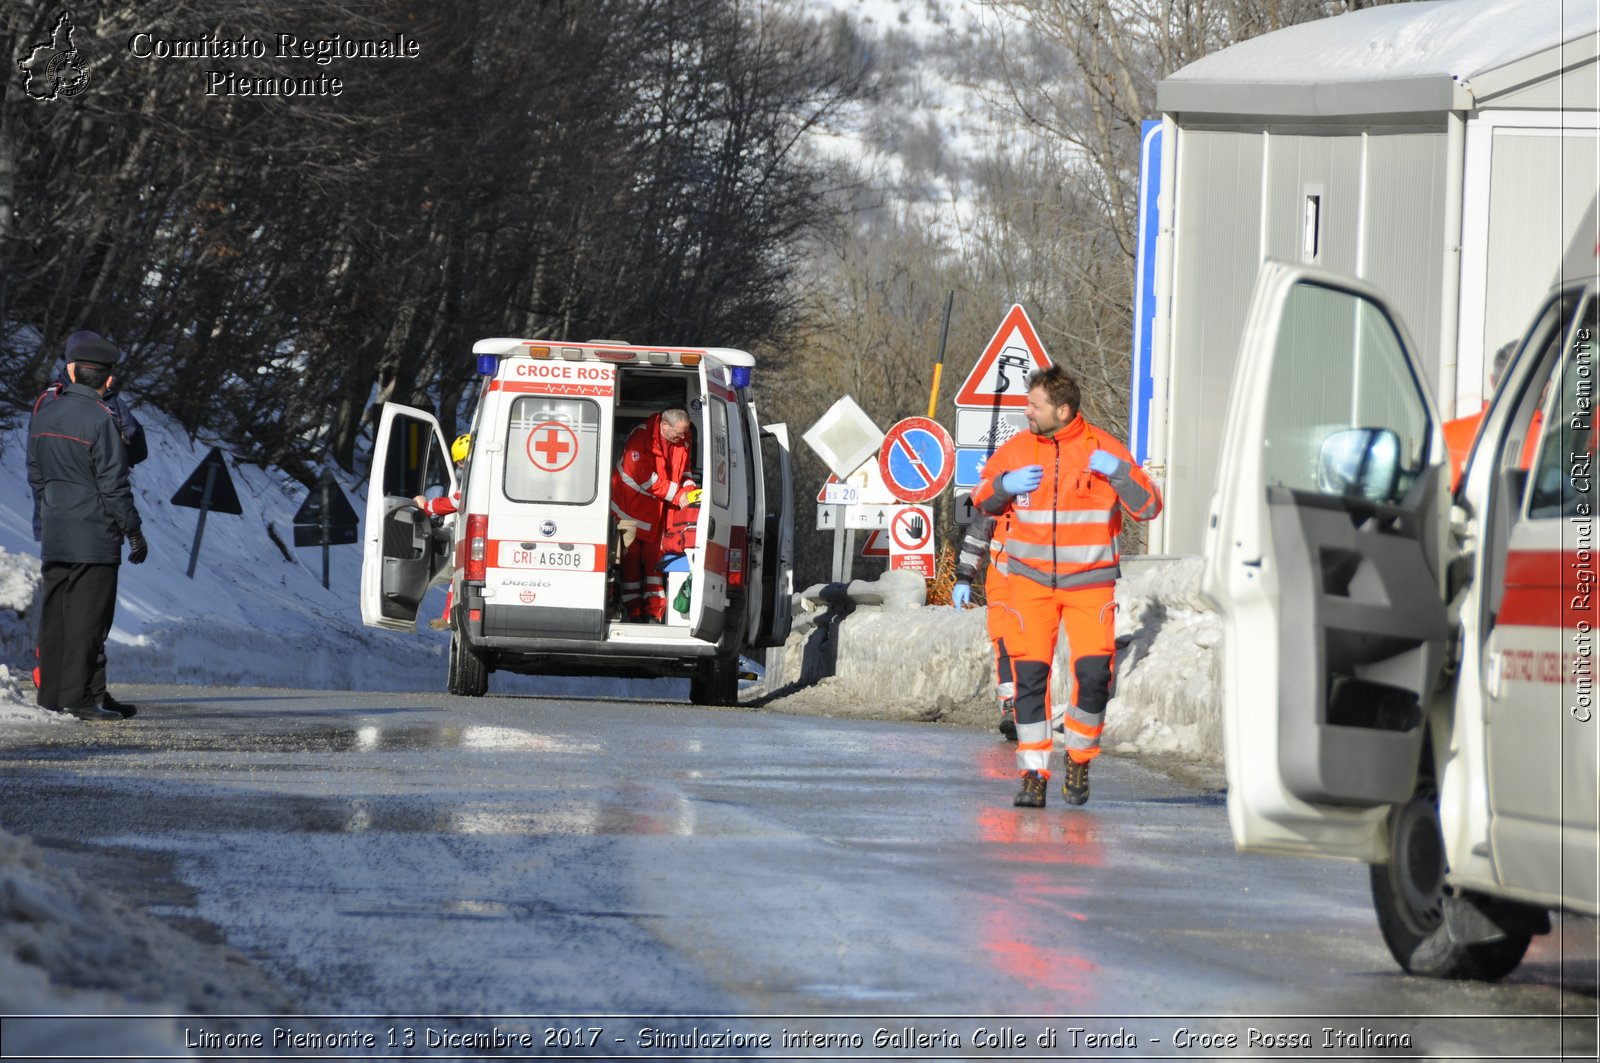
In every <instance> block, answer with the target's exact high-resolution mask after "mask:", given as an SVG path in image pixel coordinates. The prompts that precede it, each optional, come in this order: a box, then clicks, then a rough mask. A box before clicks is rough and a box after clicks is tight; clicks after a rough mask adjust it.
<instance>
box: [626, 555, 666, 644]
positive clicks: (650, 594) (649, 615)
mask: <svg viewBox="0 0 1600 1063" xmlns="http://www.w3.org/2000/svg"><path fill="white" fill-rule="evenodd" d="M661 557H662V553H661V540H659V539H657V540H655V541H653V542H648V543H647V542H645V541H644V540H643V539H635V540H634V541H633V544H632V545H631V546H629V547H628V549H627V550H626V551H624V552H623V555H622V609H623V613H624V615H625V618H626V619H628V620H634V621H644V620H650V621H654V622H656V623H661V622H664V621H665V620H666V619H667V577H666V576H664V575H662V573H661Z"/></svg>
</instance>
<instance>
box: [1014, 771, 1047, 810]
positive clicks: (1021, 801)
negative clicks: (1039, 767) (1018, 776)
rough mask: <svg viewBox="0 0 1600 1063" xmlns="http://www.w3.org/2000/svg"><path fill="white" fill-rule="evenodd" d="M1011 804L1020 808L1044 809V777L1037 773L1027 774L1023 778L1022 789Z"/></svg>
mask: <svg viewBox="0 0 1600 1063" xmlns="http://www.w3.org/2000/svg"><path fill="white" fill-rule="evenodd" d="M1011 803H1012V804H1013V805H1015V806H1016V807H1018V808H1043V807H1044V776H1043V775H1040V774H1039V773H1038V772H1036V771H1030V772H1027V773H1026V774H1024V775H1023V776H1022V789H1020V790H1018V791H1017V796H1016V797H1014V798H1012V800H1011Z"/></svg>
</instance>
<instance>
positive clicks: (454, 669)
mask: <svg viewBox="0 0 1600 1063" xmlns="http://www.w3.org/2000/svg"><path fill="white" fill-rule="evenodd" d="M445 689H446V690H448V691H449V692H450V693H452V694H455V695H456V696H457V697H463V698H481V697H483V695H484V694H486V693H488V691H489V667H488V665H487V663H486V662H485V661H484V659H483V658H482V657H481V656H479V655H478V654H477V653H474V652H473V650H472V647H470V646H468V645H467V640H466V639H464V638H462V637H461V632H460V631H459V630H457V631H454V632H452V633H451V635H450V668H449V672H448V675H447V677H446V679H445Z"/></svg>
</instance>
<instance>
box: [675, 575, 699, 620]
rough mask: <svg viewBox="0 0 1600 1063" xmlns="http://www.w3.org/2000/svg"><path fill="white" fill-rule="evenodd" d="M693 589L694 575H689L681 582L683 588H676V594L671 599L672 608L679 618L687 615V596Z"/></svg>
mask: <svg viewBox="0 0 1600 1063" xmlns="http://www.w3.org/2000/svg"><path fill="white" fill-rule="evenodd" d="M693 589H694V573H693V572H691V573H689V575H688V577H687V578H686V579H685V580H684V581H683V586H681V587H679V588H678V593H677V594H675V595H673V597H672V608H674V609H676V610H677V611H678V613H679V615H681V616H688V615H689V594H690V592H691V591H692V590H693Z"/></svg>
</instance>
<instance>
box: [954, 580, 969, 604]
mask: <svg viewBox="0 0 1600 1063" xmlns="http://www.w3.org/2000/svg"><path fill="white" fill-rule="evenodd" d="M950 604H951V605H953V606H955V607H956V608H957V609H965V608H966V607H967V606H969V605H971V604H972V584H970V583H965V582H963V583H957V584H956V585H955V586H954V587H951V588H950Z"/></svg>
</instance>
